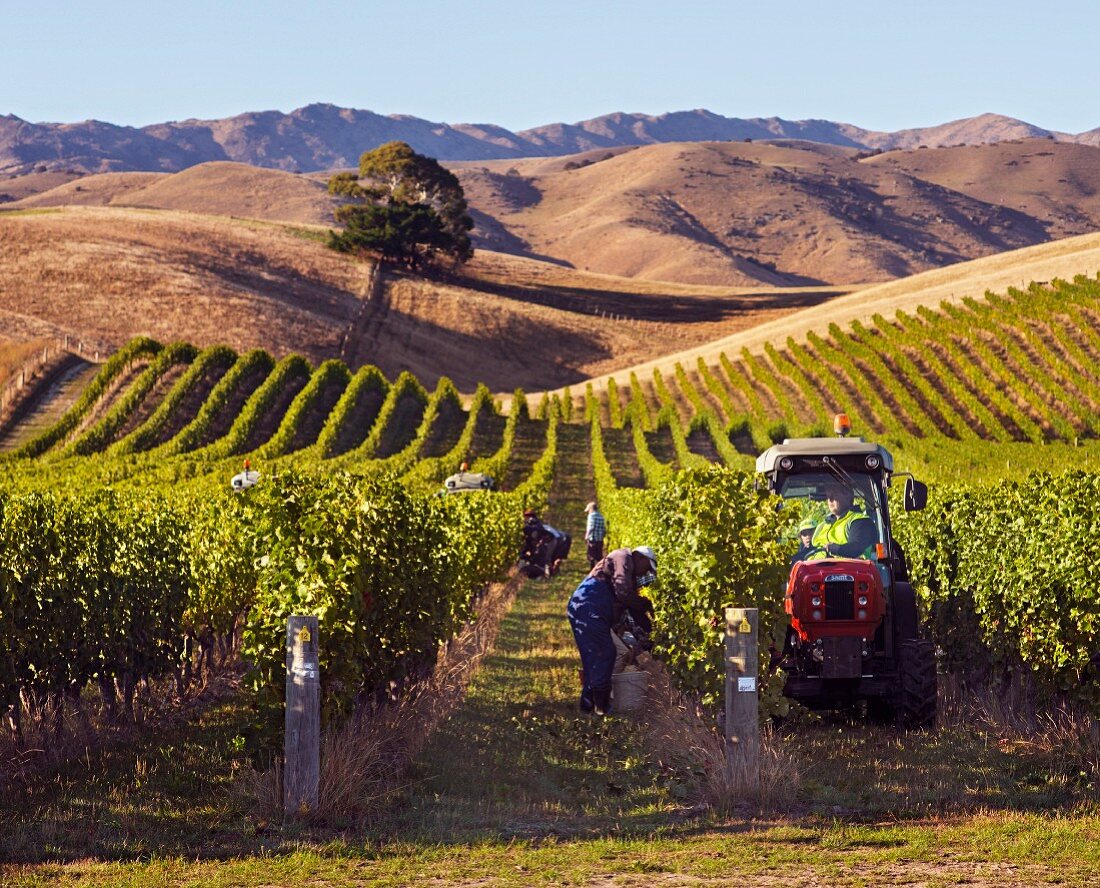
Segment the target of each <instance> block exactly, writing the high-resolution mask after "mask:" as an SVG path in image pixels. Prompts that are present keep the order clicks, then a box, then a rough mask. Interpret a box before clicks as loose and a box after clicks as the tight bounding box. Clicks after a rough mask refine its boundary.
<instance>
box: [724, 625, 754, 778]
mask: <svg viewBox="0 0 1100 888" xmlns="http://www.w3.org/2000/svg"><path fill="white" fill-rule="evenodd" d="M759 626H760V614H759V611H758V610H757V609H756V608H755V607H727V608H726V765H727V767H728V769H729V775H730V779H731V781H732V782H733V783H734V785H735V786H739V787H742V788H743V789H744V790H745V791H748V792H757V791H758V790H759V789H760V701H759V692H758V690H757V687H756V679H757V673H758V671H759V669H758V663H759V660H758V659H757V658H758V653H757V642H756V633H757V631H758V629H759Z"/></svg>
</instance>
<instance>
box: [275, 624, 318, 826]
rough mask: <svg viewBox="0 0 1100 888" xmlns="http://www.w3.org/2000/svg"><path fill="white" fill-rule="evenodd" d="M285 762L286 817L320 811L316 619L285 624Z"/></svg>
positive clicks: (284, 801)
mask: <svg viewBox="0 0 1100 888" xmlns="http://www.w3.org/2000/svg"><path fill="white" fill-rule="evenodd" d="M285 743H286V761H285V763H284V765H283V816H284V817H285V818H290V817H297V816H302V815H305V814H308V813H309V812H311V811H314V810H316V808H317V785H318V782H319V780H320V774H321V753H320V749H321V666H320V661H319V659H318V656H317V618H316V617H301V616H292V617H290V619H288V620H287V624H286V739H285Z"/></svg>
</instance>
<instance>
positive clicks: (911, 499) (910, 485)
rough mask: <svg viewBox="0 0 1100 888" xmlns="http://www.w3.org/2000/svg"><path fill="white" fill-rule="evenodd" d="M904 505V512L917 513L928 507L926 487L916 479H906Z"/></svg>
mask: <svg viewBox="0 0 1100 888" xmlns="http://www.w3.org/2000/svg"><path fill="white" fill-rule="evenodd" d="M904 505H905V511H906V512H919V511H920V510H921V509H923V508H924V507H925V506H926V505H928V485H927V484H922V483H921V482H920V481H918V480H917V479H916V478H906V479H905V503H904Z"/></svg>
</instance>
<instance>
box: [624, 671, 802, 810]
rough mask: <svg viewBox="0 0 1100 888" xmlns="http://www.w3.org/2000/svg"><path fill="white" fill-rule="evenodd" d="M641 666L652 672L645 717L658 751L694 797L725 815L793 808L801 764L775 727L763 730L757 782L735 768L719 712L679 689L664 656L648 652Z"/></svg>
mask: <svg viewBox="0 0 1100 888" xmlns="http://www.w3.org/2000/svg"><path fill="white" fill-rule="evenodd" d="M639 665H640V666H641V667H642V669H644V670H645V671H646V673H647V674H648V675H649V686H648V689H647V692H646V713H645V715H646V723H647V724H646V731H647V734H648V737H649V743H650V745H651V748H652V752H653V755H654V756H655V757H656V758H657V760H658V762H659V763H660V766H661V767H662V768H663V769H665V770H666V771H668V773H669V774H670V775H673V779H674V780H677V779H679V780H683V781H684V783H683V784H682V790H683V791H685V792H686V795H687V798H688V800H691V801H694V802H696V803H697V804H698V805H700V806H701V807H704V808H709V809H712V810H714V811H715V812H716V813H717V814H719V815H721V816H731V815H744V814H746V813H749V812H754V813H762V814H776V813H780V812H783V811H786V810H788V808H789V805H790V801H791V800H792V799H793V798H794V797H795V795H796V794H797V792H798V790H799V785H800V777H799V765H798V763H797V762H796V761H795V760H794V759H793V758H792V757H791V755H790V754H789V752H788V751H787V750H786V749H785V748H784V747H783V746H782V745H781V744H780V743H779V742H777V740H776V738H775V737H774V735H773V734H772V732H771V730H770V729H765V730H764V731H763V732H762V733H761V737H760V773H759V775H758V780H755V781H754V780H753V779H752V778H751V776H750V775H749V774H747V773H745V772H738V771H736V770H734V769H732V768H731V767H730V766H729V763H728V760H727V755H726V741H725V738H724V737H723V736H722V734H721V733H720V731H719V730H718V728H717V727H716V725H715V722H714V717H713V713H710V712H707V711H705V710H704V709H703V708H702V707H701V706H700V705H699V704H698V703H697V702H696V701H695V700H693V699H692V698H691V697H689V696H687V695H685V694H683V693H681V692H680V691H678V690H677V689H676V688H675V687H674V686H673V684H672V680H671V679H670V677H669V674H668V671H667V670H666V669H665V667H664V664H662V663H661V662H660V661H659V660H655V659H654V658H653V657H650V656H648V655H642V656H641V657H640V658H639Z"/></svg>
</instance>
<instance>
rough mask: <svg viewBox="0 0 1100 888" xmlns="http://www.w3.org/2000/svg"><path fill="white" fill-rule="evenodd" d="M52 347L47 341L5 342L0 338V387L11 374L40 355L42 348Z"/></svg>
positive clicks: (50, 342) (49, 341)
mask: <svg viewBox="0 0 1100 888" xmlns="http://www.w3.org/2000/svg"><path fill="white" fill-rule="evenodd" d="M51 345H53V341H52V340H49V339H33V340H31V341H30V342H6V341H4V340H3V339H2V338H0V386H3V385H4V384H5V383H6V382H7V381H8V379H9V378H10V377H11V375H12V373H14V372H16V371H18V370H19V368H20V367H22V366H24V365H26V364H27V363H28V362H29V361H33V360H34V359H35V358H36V357H37V356H38V355H41V353H42V348H43V347H44V346H51Z"/></svg>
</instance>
